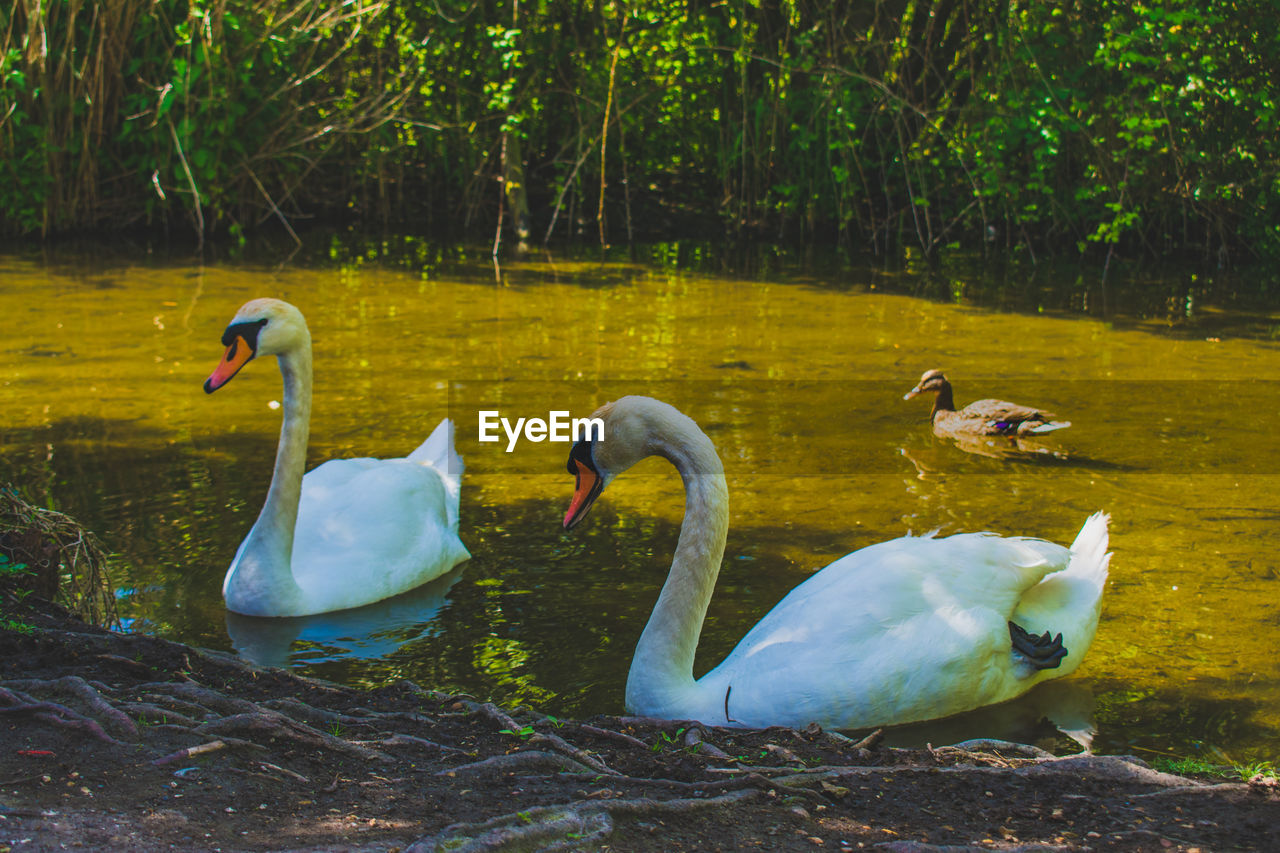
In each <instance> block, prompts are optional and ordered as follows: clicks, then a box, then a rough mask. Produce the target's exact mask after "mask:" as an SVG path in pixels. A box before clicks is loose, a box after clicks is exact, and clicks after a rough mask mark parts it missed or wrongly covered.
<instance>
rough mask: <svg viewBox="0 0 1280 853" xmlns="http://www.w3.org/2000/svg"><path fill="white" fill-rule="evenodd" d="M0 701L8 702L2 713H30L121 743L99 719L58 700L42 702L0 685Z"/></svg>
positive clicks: (38, 717)
mask: <svg viewBox="0 0 1280 853" xmlns="http://www.w3.org/2000/svg"><path fill="white" fill-rule="evenodd" d="M0 701H3V702H6V703H8V706H7V707H3V708H0V714H30V715H31V716H33V717H35V718H36V719H37V720H41V721H43V722H46V723H49V724H51V725H55V726H59V727H61V728H66V729H77V730H79V731H82V732H85V733H86V734H89V735H91V736H93V737H95V738H97V739H98V740H101V741H105V742H106V743H120V741H118V740H116V739H115V738H113V737H112V736H111V735H109V734H107V732H106V730H105V729H104V728H103V727H102V725H101V724H99V723H98V722H97V721H95V720H91V719H89V718H88V717H86V716H84V715H83V714H81V713H79V712H77V711H73V710H71V709H70V708H68V707H66V706H65V705H59V704H58V703H57V702H40V701H37V700H35V699H32V698H31V697H30V696H27V695H26V694H24V693H15V692H14V691H11V690H6V689H5V688H3V687H0Z"/></svg>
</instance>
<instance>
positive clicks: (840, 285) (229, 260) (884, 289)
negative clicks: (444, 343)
mask: <svg viewBox="0 0 1280 853" xmlns="http://www.w3.org/2000/svg"><path fill="white" fill-rule="evenodd" d="M302 236H303V245H302V246H301V247H298V246H296V245H295V244H294V243H293V241H292V240H291V239H275V238H273V237H271V236H269V235H261V234H258V235H254V236H253V237H251V238H250V239H249V240H248V241H246V242H244V243H237V244H228V245H220V244H218V243H216V242H215V243H209V244H207V245H206V246H205V248H204V250H203V251H202V252H196V251H195V250H194V246H184V245H182V244H181V243H180V242H173V241H167V240H166V241H164V242H154V241H150V240H147V239H139V240H131V239H128V238H125V239H122V240H117V241H112V242H111V243H103V242H99V241H93V240H63V241H60V242H58V243H56V244H55V245H54V246H52V247H42V248H40V249H38V250H36V249H32V248H31V247H30V246H29V245H10V246H4V245H2V244H0V249H3V250H6V251H7V252H9V253H10V256H11V257H17V258H23V259H26V260H28V261H29V262H31V263H35V264H39V265H40V266H41V267H43V268H45V269H48V270H50V271H53V272H56V273H58V274H59V275H60V276H62V277H64V278H65V279H67V280H70V281H80V282H82V283H83V284H84V285H85V286H87V287H93V288H99V289H102V288H107V289H110V288H117V287H120V286H122V285H121V283H120V282H121V280H122V279H123V278H124V277H125V276H126V275H127V273H128V270H129V269H131V268H138V267H143V268H153V269H163V268H165V267H169V266H175V265H176V266H178V267H180V268H185V269H184V271H183V272H181V273H180V274H181V275H188V276H195V275H200V274H201V270H202V269H204V268H212V267H213V265H215V264H216V265H222V266H227V267H240V268H245V269H280V268H286V267H287V268H292V269H334V268H346V267H363V268H368V269H376V268H384V269H400V270H404V271H407V272H411V273H414V274H424V273H429V274H430V277H431V278H433V279H437V280H439V279H449V280H452V281H457V282H462V283H468V284H475V285H482V286H502V287H505V288H510V289H513V290H528V289H532V288H537V287H539V286H543V285H548V284H560V285H568V286H573V287H581V288H584V289H588V290H599V289H608V288H616V287H627V286H630V285H631V284H633V283H634V282H636V281H638V280H641V279H644V278H646V277H648V276H652V275H662V274H664V273H680V274H692V275H697V276H701V277H724V278H725V279H726V280H735V281H741V280H743V279H747V280H755V281H759V282H769V283H776V284H782V285H791V286H796V287H807V288H813V289H816V290H822V291H826V292H837V293H870V292H876V293H888V294H899V295H904V296H911V297H915V298H918V299H924V300H927V301H930V302H938V303H946V304H953V305H963V306H966V307H969V308H975V309H980V310H983V311H992V312H996V313H1014V314H1027V315H1036V316H1040V315H1045V314H1053V315H1061V316H1080V317H1091V318H1096V319H1103V320H1106V321H1108V322H1110V323H1112V324H1113V326H1114V327H1116V328H1123V329H1134V330H1139V331H1144V332H1148V333H1152V334H1157V335H1160V336H1164V337H1175V338H1184V339H1189V340H1196V339H1204V338H1205V337H1212V338H1219V339H1226V338H1233V337H1236V338H1245V339H1251V340H1255V341H1259V342H1261V343H1263V345H1274V346H1277V347H1280V316H1277V314H1276V311H1275V305H1276V302H1277V295H1278V294H1280V277H1278V276H1277V273H1276V271H1275V270H1274V269H1273V268H1269V267H1267V268H1263V267H1241V268H1239V269H1219V268H1216V267H1213V266H1203V267H1198V266H1196V265H1190V266H1188V265H1186V264H1180V265H1176V266H1175V265H1174V264H1172V263H1170V264H1166V265H1163V266H1161V265H1156V264H1138V263H1134V264H1130V265H1127V266H1126V265H1123V264H1112V272H1111V275H1110V276H1109V280H1107V281H1104V280H1103V279H1102V266H1101V264H1092V263H1090V262H1085V261H1081V260H1079V259H1072V260H1065V261H1058V260H1047V261H1046V260H1041V261H1040V262H1039V263H1036V262H1032V261H1031V260H1030V259H1028V258H1025V257H1020V256H1017V255H1012V254H1009V253H992V254H986V255H984V254H980V253H963V254H961V253H955V254H951V255H948V256H947V257H945V258H944V259H943V260H942V261H941V262H936V263H935V262H929V261H925V260H922V259H920V258H917V257H914V256H910V255H909V256H907V257H905V258H901V259H892V260H891V259H886V258H883V257H877V256H871V255H867V254H860V253H854V252H849V251H847V250H845V249H844V248H842V247H839V246H820V245H808V246H788V245H777V244H770V243H767V242H763V241H754V240H745V241H744V240H738V241H734V240H715V241H705V240H680V239H676V240H669V241H666V242H653V243H647V244H636V245H633V246H615V247H611V248H609V249H603V250H602V249H601V248H600V247H599V246H596V245H589V244H579V245H557V246H556V247H555V248H554V249H552V250H546V249H537V250H534V251H530V252H526V253H523V254H518V253H515V252H504V253H503V254H502V256H501V257H500V262H499V263H498V265H497V266H496V267H495V264H494V261H493V258H492V256H491V253H492V246H491V245H490V244H488V243H484V244H464V243H454V242H449V243H446V242H439V241H434V240H431V239H429V238H424V237H420V236H416V235H412V234H396V235H364V234H358V233H354V232H350V231H342V230H335V229H326V228H320V227H317V228H315V229H312V230H310V231H308V232H305V233H304V234H303V235H302Z"/></svg>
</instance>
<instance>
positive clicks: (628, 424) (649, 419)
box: [564, 397, 720, 530]
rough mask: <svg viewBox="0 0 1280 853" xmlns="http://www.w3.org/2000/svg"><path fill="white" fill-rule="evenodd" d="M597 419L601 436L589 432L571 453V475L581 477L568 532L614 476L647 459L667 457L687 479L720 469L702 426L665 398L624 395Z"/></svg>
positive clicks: (567, 514)
mask: <svg viewBox="0 0 1280 853" xmlns="http://www.w3.org/2000/svg"><path fill="white" fill-rule="evenodd" d="M591 417H592V418H593V419H595V418H598V419H599V420H600V421H601V422H602V423H603V429H602V430H600V431H599V433H598V434H597V433H594V432H591V431H590V430H588V433H587V434H588V437H585V438H583V439H582V440H580V441H578V442H577V443H575V444H574V445H573V449H572V450H570V451H569V463H568V468H569V473H570V474H573V475H574V476H575V477H577V486H576V488H575V489H574V491H573V500H572V501H570V503H569V509H568V511H567V512H565V514H564V527H565V529H566V530H568V529H570V528H572V527H574V526H575V525H576V524H577V523H578V522H579V521H581V520H582V519H583V517H584V516H586V514H587V511H588V510H590V509H591V506H592V504H594V503H595V500H596V498H598V497H599V496H600V493H601V492H603V491H604V488H605V486H607V485H609V483H610V482H611V481H612V480H613V478H614V477H616V476H618V475H619V474H621V473H622V472H623V471H626V470H627V469H628V468H630V467H631V466H632V465H635V464H636V463H637V462H639V461H640V460H642V459H645V458H646V457H649V456H663V457H666V458H667V459H670V460H671V461H672V462H674V463H675V464H676V465H677V467H678V468H680V469H681V473H682V474H685V475H688V474H689V473H690V472H693V471H696V470H697V469H698V466H703V467H707V468H710V467H712V466H714V467H715V468H716V469H717V470H719V463H720V460H719V459H718V458H717V457H716V455H715V448H714V447H713V446H712V445H711V441H710V440H709V439H708V438H707V437H706V435H705V434H704V433H703V432H702V430H700V429H698V425H697V424H695V423H694V422H693V419H692V418H690V417H688V416H687V415H685V414H684V413H682V412H681V411H680V410H679V409H677V408H675V407H674V406H671V405H669V404H667V403H664V402H662V401H661V400H655V399H653V398H652V397H622V398H620V399H618V400H615V401H614V402H612V403H605V404H604V405H603V406H601V407H600V408H598V409H596V410H595V412H593V413H592V414H591ZM691 450H692V451H693V452H690V451H691ZM712 460H714V461H712Z"/></svg>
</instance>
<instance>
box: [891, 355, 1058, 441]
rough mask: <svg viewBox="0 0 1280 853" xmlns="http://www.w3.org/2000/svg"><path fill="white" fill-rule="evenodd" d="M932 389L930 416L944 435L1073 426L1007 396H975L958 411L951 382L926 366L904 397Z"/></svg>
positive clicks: (1040, 431) (1022, 432) (935, 428)
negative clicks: (976, 397)
mask: <svg viewBox="0 0 1280 853" xmlns="http://www.w3.org/2000/svg"><path fill="white" fill-rule="evenodd" d="M928 391H932V392H933V411H932V412H930V413H929V419H930V420H931V421H932V422H933V431H934V434H936V435H940V436H944V437H946V436H952V437H955V438H963V437H966V436H971V435H1007V436H1024V435H1041V434H1043V433H1046V432H1053V431H1054V430H1059V429H1066V428H1067V427H1069V426H1071V422H1070V421H1054V420H1050V418H1052V417H1053V413H1051V412H1046V411H1044V410H1043V409H1033V408H1031V407H1030V406H1020V405H1018V404H1017V403H1006V402H1005V401H1004V400H974V401H973V402H972V403H970V404H969V405H967V406H965V407H964V408H963V409H960V410H958V411H957V410H956V404H955V401H954V399H953V397H952V395H951V383H950V382H949V381H948V380H947V377H946V376H944V375H943V374H942V371H941V370H926V371H925V372H924V373H923V374H922V375H921V376H920V381H919V382H917V383H916V387H914V388H912V389H911V390H910V391H908V392H907V393H906V394H903V395H902V399H904V400H910V399H911V398H912V397H914V396H916V395H917V394H924V393H926V392H928Z"/></svg>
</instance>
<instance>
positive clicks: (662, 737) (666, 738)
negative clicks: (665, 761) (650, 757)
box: [649, 726, 684, 752]
mask: <svg viewBox="0 0 1280 853" xmlns="http://www.w3.org/2000/svg"><path fill="white" fill-rule="evenodd" d="M682 734H684V727H683V726H681V727H680V728H678V729H676V733H675V734H674V735H669V734H667V733H666V732H658V739H657V740H656V741H654V742H653V746H651V747H649V749H650V750H652V751H653V752H662V750H663V749H665V748H667V747H669V746H672V747H675V748H677V749H679V748H680V736H681V735H682Z"/></svg>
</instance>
